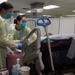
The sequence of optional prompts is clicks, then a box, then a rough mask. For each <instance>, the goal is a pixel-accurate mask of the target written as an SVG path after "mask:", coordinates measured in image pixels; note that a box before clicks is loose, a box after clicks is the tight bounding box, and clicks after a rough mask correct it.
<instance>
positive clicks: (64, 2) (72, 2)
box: [8, 0, 75, 17]
mask: <svg viewBox="0 0 75 75" xmlns="http://www.w3.org/2000/svg"><path fill="white" fill-rule="evenodd" d="M8 1H9V2H11V4H12V5H13V6H14V9H13V11H15V12H23V13H25V14H26V15H31V14H28V13H26V11H27V10H29V9H31V5H30V4H32V3H34V2H42V3H44V5H43V6H46V5H58V6H60V8H56V9H51V10H43V12H42V13H39V14H37V15H38V16H39V15H40V16H42V15H52V16H56V17H57V16H65V15H72V14H73V15H74V14H75V13H74V12H72V10H75V0H8ZM23 8H24V9H23Z"/></svg>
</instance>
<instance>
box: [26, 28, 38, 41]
mask: <svg viewBox="0 0 75 75" xmlns="http://www.w3.org/2000/svg"><path fill="white" fill-rule="evenodd" d="M26 30H27V32H28V34H29V33H30V32H31V29H30V28H28V27H27V28H26ZM28 34H27V35H28ZM36 38H37V36H36V34H35V33H33V34H32V35H31V36H30V38H29V39H30V40H35V39H36Z"/></svg>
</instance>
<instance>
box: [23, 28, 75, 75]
mask: <svg viewBox="0 0 75 75" xmlns="http://www.w3.org/2000/svg"><path fill="white" fill-rule="evenodd" d="M34 32H35V33H36V35H37V38H36V40H34V41H30V40H29V37H30V36H31V35H32V34H33V33H34ZM49 38H50V39H51V42H52V43H51V46H52V47H51V49H52V56H53V64H54V71H52V69H51V63H50V58H49V53H48V48H47V47H48V46H47V39H46V37H44V38H42V39H41V32H40V29H39V28H38V27H36V28H34V29H33V30H32V31H31V32H30V33H29V35H28V36H27V37H26V38H25V39H24V42H23V49H22V50H23V62H24V63H27V65H28V64H30V63H33V64H35V65H36V69H37V71H38V73H39V74H41V73H42V74H43V75H48V74H50V75H51V74H52V75H62V74H64V73H68V72H75V58H73V59H70V58H68V57H67V53H68V50H69V48H70V45H71V43H72V40H73V39H75V35H67V34H63V35H52V36H50V37H49ZM58 39H60V40H58ZM60 41H61V42H60ZM62 41H63V42H64V41H67V42H66V43H63V44H62ZM58 42H60V44H57V43H58ZM55 44H56V45H55ZM64 44H65V45H64ZM58 45H60V47H59V46H58ZM61 46H62V47H61Z"/></svg>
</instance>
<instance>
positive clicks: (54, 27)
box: [48, 17, 75, 34]
mask: <svg viewBox="0 0 75 75" xmlns="http://www.w3.org/2000/svg"><path fill="white" fill-rule="evenodd" d="M50 20H51V25H50V26H48V32H49V33H52V34H74V33H75V17H68V18H63V17H62V18H50Z"/></svg>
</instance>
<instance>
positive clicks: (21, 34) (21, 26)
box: [14, 15, 36, 40]
mask: <svg viewBox="0 0 75 75" xmlns="http://www.w3.org/2000/svg"><path fill="white" fill-rule="evenodd" d="M14 23H15V24H16V25H15V29H16V31H15V34H14V39H15V40H20V39H23V38H25V37H26V36H27V35H28V34H29V33H30V32H31V29H30V28H29V27H28V26H27V25H26V18H25V15H18V16H17V18H16V19H15V20H14ZM29 39H30V40H35V39H36V34H35V33H33V35H32V36H31V37H30V38H29Z"/></svg>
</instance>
